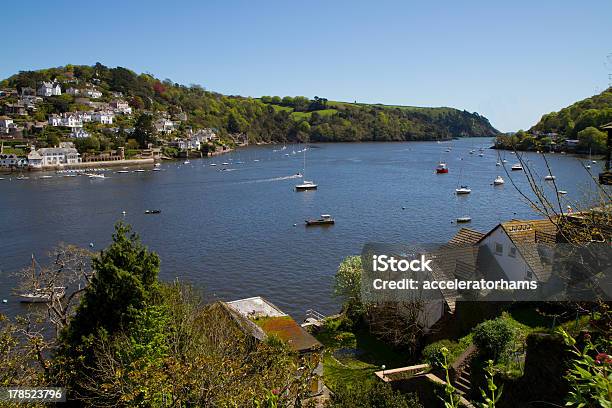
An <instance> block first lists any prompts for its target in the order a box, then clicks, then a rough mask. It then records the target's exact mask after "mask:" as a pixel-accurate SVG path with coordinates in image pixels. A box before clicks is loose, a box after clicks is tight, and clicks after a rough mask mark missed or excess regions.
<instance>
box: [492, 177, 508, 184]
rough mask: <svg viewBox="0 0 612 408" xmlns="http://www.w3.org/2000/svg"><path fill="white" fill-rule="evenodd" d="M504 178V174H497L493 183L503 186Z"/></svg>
mask: <svg viewBox="0 0 612 408" xmlns="http://www.w3.org/2000/svg"><path fill="white" fill-rule="evenodd" d="M504 183H505V181H504V178H503V177H502V176H497V177H495V180H493V185H494V186H501V185H502V184H504Z"/></svg>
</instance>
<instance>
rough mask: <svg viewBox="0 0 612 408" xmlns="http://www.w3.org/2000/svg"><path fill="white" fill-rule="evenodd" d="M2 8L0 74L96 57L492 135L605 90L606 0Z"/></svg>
mask: <svg viewBox="0 0 612 408" xmlns="http://www.w3.org/2000/svg"><path fill="white" fill-rule="evenodd" d="M502 3H504V4H502ZM2 15H3V19H2V25H3V27H2V33H3V41H2V47H1V48H2V54H1V56H0V77H2V78H5V77H7V76H9V75H11V74H13V73H15V72H17V71H19V70H27V69H38V68H46V67H50V66H60V65H65V64H67V63H72V64H94V63H95V62H98V61H99V62H101V63H103V64H105V65H107V66H118V65H119V66H123V67H126V68H130V69H132V70H134V71H136V72H150V73H151V74H154V75H155V76H157V77H159V78H161V79H165V78H170V79H172V80H173V81H175V82H179V83H184V84H191V83H197V84H201V85H203V86H204V87H206V88H207V89H210V90H215V91H218V92H222V93H225V94H240V95H248V96H261V95H281V96H283V95H304V96H309V97H313V96H315V95H318V96H321V97H327V98H328V99H333V100H346V101H353V100H357V101H360V102H380V103H386V104H402V105H417V106H452V107H456V108H459V109H466V110H468V111H477V112H479V113H481V114H483V115H485V116H486V117H488V118H489V119H490V120H491V123H492V124H493V125H494V126H495V127H497V128H498V129H500V130H502V131H511V130H517V129H519V128H528V127H529V126H531V125H532V124H534V123H535V122H536V121H537V120H538V119H539V117H540V116H541V115H542V114H543V113H546V112H550V111H552V110H557V109H559V108H561V107H563V106H566V105H568V104H570V103H572V102H574V101H576V100H578V99H582V98H584V97H587V96H590V95H592V94H594V93H595V92H601V91H602V90H604V89H605V88H606V87H607V84H608V76H607V74H608V70H607V69H606V67H605V61H606V55H608V54H609V53H612V20H611V18H612V17H611V16H612V1H610V0H601V1H563V0H556V1H548V0H542V1H540V0H537V1H534V0H530V1H505V2H501V1H491V0H488V1H437V2H424V1H407V0H404V1H364V2H360V1H331V0H330V1H308V2H292V1H286V0H285V1H271V0H261V1H253V0H247V1H233V0H227V1H159V2H158V1H146V2H136V1H122V2H113V1H110V0H107V1H104V2H96V3H90V2H86V3H83V2H74V1H49V2H46V1H45V2H43V1H41V2H38V3H37V2H27V1H10V2H7V3H5V4H3V6H2Z"/></svg>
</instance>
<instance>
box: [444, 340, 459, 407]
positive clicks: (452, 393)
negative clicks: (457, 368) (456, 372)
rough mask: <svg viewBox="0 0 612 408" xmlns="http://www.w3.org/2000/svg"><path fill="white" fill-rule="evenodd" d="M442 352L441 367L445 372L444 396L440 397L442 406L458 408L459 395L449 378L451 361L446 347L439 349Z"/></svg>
mask: <svg viewBox="0 0 612 408" xmlns="http://www.w3.org/2000/svg"><path fill="white" fill-rule="evenodd" d="M440 351H441V352H442V360H443V361H442V368H443V369H444V372H445V374H446V382H445V384H444V398H442V397H440V398H441V399H442V401H444V408H459V402H460V400H461V397H460V395H459V393H458V392H457V389H456V388H455V387H454V386H453V384H452V382H451V379H450V368H451V363H450V362H449V360H448V357H449V351H448V349H447V348H446V347H442V348H441V349H440Z"/></svg>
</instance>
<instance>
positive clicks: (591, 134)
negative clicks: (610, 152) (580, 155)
mask: <svg viewBox="0 0 612 408" xmlns="http://www.w3.org/2000/svg"><path fill="white" fill-rule="evenodd" d="M607 140H608V135H607V134H606V133H604V132H602V131H601V130H599V129H597V128H595V127H593V126H589V127H587V128H586V129H584V130H581V131H580V132H578V146H579V148H580V149H581V150H582V151H589V149H590V150H591V151H592V152H593V153H596V154H597V153H603V152H605V150H606V143H607Z"/></svg>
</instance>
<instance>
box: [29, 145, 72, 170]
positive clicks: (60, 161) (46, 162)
mask: <svg viewBox="0 0 612 408" xmlns="http://www.w3.org/2000/svg"><path fill="white" fill-rule="evenodd" d="M70 146H71V144H66V143H61V144H60V147H45V148H42V149H38V150H37V153H38V155H40V158H41V167H43V168H44V167H57V166H62V165H65V164H76V163H80V162H81V157H80V154H79V152H78V151H77V149H75V148H74V147H70ZM30 153H31V152H30ZM32 157H34V155H32ZM29 158H30V156H28V159H29ZM32 167H33V166H32Z"/></svg>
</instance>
